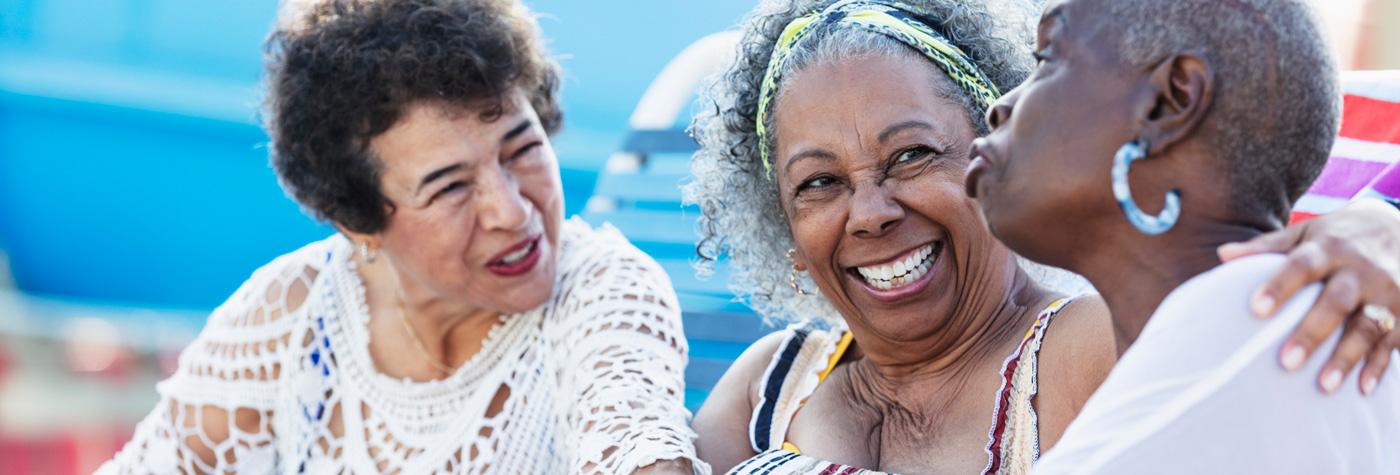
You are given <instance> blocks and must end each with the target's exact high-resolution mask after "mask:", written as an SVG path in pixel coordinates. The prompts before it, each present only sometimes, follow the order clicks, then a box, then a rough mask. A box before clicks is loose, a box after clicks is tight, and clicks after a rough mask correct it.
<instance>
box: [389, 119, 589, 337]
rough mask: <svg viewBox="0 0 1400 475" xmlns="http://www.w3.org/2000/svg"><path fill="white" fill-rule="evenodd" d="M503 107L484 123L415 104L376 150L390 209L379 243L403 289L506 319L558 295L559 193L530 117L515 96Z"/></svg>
mask: <svg viewBox="0 0 1400 475" xmlns="http://www.w3.org/2000/svg"><path fill="white" fill-rule="evenodd" d="M505 106H506V107H505V108H504V111H503V113H502V114H501V115H500V116H499V117H491V118H489V119H490V120H483V117H482V115H481V113H480V112H481V111H480V110H475V109H464V108H461V107H459V106H450V105H443V104H436V103H426V102H420V103H416V104H414V105H412V106H410V107H409V108H408V109H407V110H406V111H405V113H404V114H403V115H402V117H401V118H400V119H399V121H398V122H397V123H395V124H394V126H393V127H391V128H390V129H388V130H387V131H385V132H384V133H383V134H380V135H379V136H376V137H375V138H374V139H373V140H372V141H371V143H370V148H371V149H372V151H373V153H374V155H375V156H376V157H377V158H378V159H379V160H380V161H381V162H382V163H383V167H382V175H381V176H382V178H381V181H380V183H381V185H380V186H381V189H382V190H383V193H384V195H385V197H386V198H388V200H389V201H390V202H392V203H394V208H393V210H392V211H391V212H390V214H389V223H388V226H387V227H386V228H385V230H384V231H383V232H381V233H380V234H379V235H378V236H377V237H378V239H379V242H380V243H381V250H382V251H383V252H384V253H385V254H387V255H388V256H390V257H391V259H392V262H393V264H394V267H395V269H396V270H397V272H398V274H399V276H400V278H401V279H403V280H404V281H405V284H406V285H408V286H411V287H413V288H419V289H426V290H427V291H428V293H430V294H432V296H433V297H437V298H441V299H447V300H450V301H455V302H461V303H466V304H468V305H470V306H472V307H476V308H483V309H488V310H494V311H500V312H507V313H510V312H520V311H524V310H528V309H531V308H534V307H536V306H539V305H540V304H542V303H544V301H545V300H546V299H547V298H548V297H549V295H550V292H551V291H552V289H553V287H554V275H555V272H556V270H555V260H556V253H557V250H558V243H559V228H560V225H561V223H562V220H563V191H562V188H561V185H560V182H559V164H558V162H557V161H556V159H555V156H554V150H553V149H552V148H551V147H550V143H549V139H548V137H547V136H546V134H545V131H544V129H543V128H541V126H540V123H539V119H538V118H537V117H536V115H535V112H534V109H533V108H532V107H530V105H529V102H528V101H527V100H526V99H525V96H524V95H523V94H520V93H518V92H517V93H514V94H510V95H508V96H507V103H506V104H505ZM409 281H411V282H409Z"/></svg>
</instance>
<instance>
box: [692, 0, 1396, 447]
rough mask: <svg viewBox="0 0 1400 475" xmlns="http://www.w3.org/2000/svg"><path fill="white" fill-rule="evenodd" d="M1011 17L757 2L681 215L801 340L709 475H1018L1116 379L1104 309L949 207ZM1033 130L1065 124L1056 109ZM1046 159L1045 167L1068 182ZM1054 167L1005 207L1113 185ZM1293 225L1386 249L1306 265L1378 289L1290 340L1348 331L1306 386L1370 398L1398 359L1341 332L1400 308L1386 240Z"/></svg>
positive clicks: (774, 369) (964, 210) (1035, 230)
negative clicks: (1371, 312)
mask: <svg viewBox="0 0 1400 475" xmlns="http://www.w3.org/2000/svg"><path fill="white" fill-rule="evenodd" d="M1115 1H1117V0H1115ZM1162 3H1171V2H1162ZM1012 7H1014V5H1010V4H1008V3H1007V2H998V1H991V0H988V1H965V0H918V1H905V2H899V1H891V0H843V1H833V0H769V1H765V2H763V3H762V4H761V5H760V6H759V7H758V8H757V9H756V10H755V12H754V13H753V14H752V16H751V18H750V19H749V20H748V21H747V22H746V23H745V25H744V29H745V31H744V36H743V40H742V42H741V47H740V50H739V55H738V61H737V62H736V63H735V65H734V66H733V67H732V68H731V69H730V70H729V71H728V72H727V73H726V74H725V75H723V76H722V77H720V78H719V79H718V82H717V83H716V84H715V87H714V89H712V90H710V91H708V93H707V95H706V96H705V98H704V99H703V102H704V104H703V105H704V106H706V107H705V108H704V110H706V111H707V113H706V114H705V115H702V116H701V117H699V118H698V119H697V122H696V125H695V132H696V136H697V138H698V139H699V140H700V143H701V150H700V151H699V152H698V153H697V154H696V156H695V160H694V162H693V164H692V171H693V172H694V174H695V182H694V183H693V184H691V185H690V187H689V188H688V190H687V196H688V198H689V199H690V200H692V201H693V202H696V203H698V204H699V205H700V208H701V210H702V211H703V213H704V214H703V216H702V217H701V219H700V223H701V229H702V231H703V232H704V233H705V234H706V236H707V239H706V240H705V241H703V245H702V246H701V251H702V254H703V255H704V256H708V257H713V256H715V255H716V254H717V253H720V252H723V253H724V254H725V255H727V257H729V258H730V272H731V274H730V275H731V276H732V277H733V278H734V279H735V281H734V282H732V285H731V288H732V289H734V290H735V291H736V292H739V293H741V295H742V296H744V297H746V298H747V299H748V300H749V302H750V303H751V304H752V305H753V306H754V307H755V308H756V309H757V310H758V311H759V312H760V313H763V314H764V315H765V316H766V317H768V318H769V319H770V320H776V321H789V322H796V323H794V325H793V326H791V327H790V328H788V329H786V330H784V331H780V332H776V333H774V334H772V335H769V336H768V337H765V338H764V339H762V340H760V341H759V342H757V343H755V344H754V345H753V346H752V347H750V348H749V349H748V350H747V351H746V352H745V353H744V354H743V355H742V356H740V358H739V359H738V361H736V362H735V364H734V365H733V366H732V367H731V368H730V369H729V371H728V372H727V373H726V374H725V375H724V377H723V378H721V380H720V382H719V383H718V384H717V385H716V386H715V389H714V391H713V392H712V393H711V394H710V397H709V399H707V400H706V402H705V406H704V407H702V408H701V409H700V411H699V412H698V413H697V414H696V417H695V422H694V426H695V428H696V431H697V432H698V433H699V436H700V438H699V440H698V442H697V449H698V452H699V454H700V456H701V457H702V458H704V459H705V460H706V461H707V462H709V463H711V464H712V467H713V468H714V469H716V470H724V471H730V470H732V471H731V472H730V473H801V474H819V473H820V474H830V473H842V474H852V473H867V472H873V471H874V470H879V471H887V472H900V473H1025V472H1027V471H1029V470H1030V469H1031V466H1032V464H1034V463H1035V462H1036V461H1037V460H1038V458H1039V456H1040V453H1041V452H1042V451H1043V450H1047V449H1049V448H1051V447H1052V446H1054V445H1055V444H1057V443H1058V442H1059V441H1060V438H1061V436H1062V434H1063V433H1064V431H1065V428H1066V426H1067V425H1068V424H1069V423H1070V421H1071V420H1073V419H1074V418H1075V417H1076V416H1077V415H1078V413H1079V409H1080V408H1081V407H1082V406H1083V405H1084V404H1085V401H1086V400H1087V399H1088V398H1089V395H1090V394H1092V393H1093V392H1094V391H1095V389H1096V388H1097V387H1098V385H1099V383H1100V382H1102V381H1103V380H1104V378H1105V377H1106V375H1107V374H1108V372H1109V371H1110V370H1111V369H1112V368H1113V365H1114V363H1115V361H1116V359H1117V357H1118V354H1119V352H1118V350H1119V349H1120V348H1121V347H1122V346H1123V341H1124V333H1123V331H1124V330H1125V329H1124V328H1120V327H1118V326H1116V325H1115V324H1114V323H1115V321H1113V320H1110V319H1109V314H1108V311H1107V308H1106V305H1105V303H1104V301H1103V299H1101V298H1099V297H1098V296H1096V295H1083V296H1079V297H1073V296H1074V295H1076V294H1078V293H1080V292H1081V291H1080V290H1078V289H1076V288H1075V285H1074V284H1075V281H1074V279H1067V278H1063V277H1064V275H1061V274H1057V273H1056V272H1055V271H1052V270H1050V269H1049V268H1046V267H1042V266H1039V265H1035V264H1032V263H1029V262H1026V261H1024V260H1021V259H1019V258H1018V256H1017V255H1016V254H1014V253H1012V252H1011V251H1010V250H1009V249H1008V248H1007V247H1006V246H1004V245H1002V244H1001V243H999V242H998V241H997V240H996V239H994V237H993V235H992V234H991V232H990V231H989V230H988V228H987V220H985V219H984V218H983V214H982V210H981V208H979V207H978V203H977V202H976V201H975V200H973V199H972V198H969V197H968V196H967V194H966V192H965V187H964V172H965V170H966V168H967V166H968V163H969V160H970V156H969V151H970V150H971V144H972V142H973V140H974V139H976V138H977V137H979V136H982V135H985V134H986V133H987V132H988V126H987V125H986V123H985V122H984V121H983V120H982V117H983V116H984V114H985V112H986V111H987V109H988V107H990V106H991V105H992V104H993V103H995V101H996V99H997V97H998V96H999V95H1000V93H1001V92H1005V91H1009V90H1011V89H1013V88H1015V87H1016V86H1017V85H1018V84H1020V83H1021V82H1022V81H1023V80H1024V79H1025V78H1026V77H1027V75H1028V74H1029V72H1030V71H1031V70H1032V68H1033V66H1034V62H1033V57H1032V56H1031V50H1030V40H1029V37H1028V36H1029V35H1028V34H1026V33H1028V31H1027V30H1026V29H1025V28H1024V26H1023V25H1025V23H1022V21H1021V20H1022V19H1023V18H1025V17H1026V16H1027V15H1030V14H1033V13H1035V12H1036V11H1037V10H1033V9H1032V8H1030V6H1028V5H1023V6H1022V7H1024V8H1020V9H1017V8H1012ZM1107 24H1111V22H1109V23H1096V25H1107ZM1105 28H1107V27H1106V26H1105ZM1168 31H1170V27H1168ZM1106 44H1107V43H1106ZM1074 91H1076V92H1078V93H1080V94H1079V95H1082V96H1092V95H1093V94H1094V91H1092V90H1087V89H1085V90H1080V89H1075V90H1074ZM1079 95H1074V94H1070V95H1064V94H1059V95H1055V94H1051V96H1054V97H1056V98H1057V99H1059V100H1060V101H1062V102H1057V103H1056V104H1073V103H1075V102H1077V101H1081V100H1086V99H1084V98H1081V97H1079ZM1241 97H1249V96H1247V95H1242V96H1241ZM1073 110H1074V111H1076V112H1077V113H1083V114H1086V116H1093V115H1094V114H1095V113H1096V109H1094V108H1092V107H1084V108H1076V109H1073ZM1040 117H1041V118H1042V119H1043V120H1045V121H1046V122H1047V123H1057V122H1058V121H1061V119H1060V118H1059V117H1058V116H1057V115H1056V111H1055V110H1054V109H1053V108H1052V109H1050V110H1046V111H1042V114H1041V115H1040ZM1080 122H1088V121H1079V120H1077V118H1076V119H1071V120H1069V121H1068V122H1065V123H1062V124H1061V125H1063V126H1064V127H1066V128H1059V129H1052V130H1054V131H1059V132H1064V131H1073V132H1074V133H1061V134H1058V135H1050V136H1048V137H1045V140H1044V141H1042V142H1036V145H1037V147H1034V148H1032V150H1033V151H1039V152H1040V153H1048V154H1050V156H1053V155H1054V153H1055V152H1054V150H1056V149H1054V148H1051V147H1052V146H1053V145H1054V144H1056V143H1057V142H1059V141H1071V140H1074V139H1076V138H1078V137H1081V136H1087V135H1091V132H1092V131H1083V130H1076V129H1074V127H1077V126H1078V125H1079V123H1080ZM1245 130H1246V133H1248V131H1249V129H1248V128H1246V129H1245ZM1037 156H1038V157H1039V155H1037ZM1070 157H1072V158H1076V159H1078V158H1084V157H1081V156H1080V154H1069V155H1067V156H1066V157H1064V158H1070ZM1037 160H1041V159H1039V158H1038V159H1037ZM1052 160H1053V159H1052V158H1044V159H1043V161H1045V162H1046V163H1057V164H1058V163H1062V162H1061V161H1052ZM1063 163H1068V164H1070V165H1067V166H1064V167H1061V168H1060V169H1057V170H1054V171H1055V172H1056V173H1058V174H1052V173H1048V170H1046V171H1041V172H1039V173H1030V174H1027V175H1025V176H1024V177H1023V178H1026V179H1028V180H1031V181H1032V182H1034V180H1038V179H1043V178H1045V177H1049V176H1054V177H1055V179H1054V181H1048V182H1037V185H1039V186H1038V187H1036V188H1035V190H1036V191H1037V193H1036V194H1019V193H1004V194H1003V195H1002V201H999V202H1005V203H1021V204H1023V206H1022V207H1020V208H1017V209H1038V208H1034V205H1035V204H1038V203H1042V202H1049V201H1051V200H1053V199H1055V198H1057V197H1058V196H1057V195H1056V193H1057V192H1059V190H1060V189H1061V186H1062V185H1063V184H1066V183H1071V180H1079V181H1085V182H1091V183H1094V184H1096V185H1097V184H1103V183H1105V182H1106V181H1107V180H1106V179H1107V176H1106V173H1105V176H1102V177H1099V175H1097V174H1093V175H1090V174H1085V173H1080V170H1081V168H1080V167H1078V162H1072V161H1064V162H1063ZM1100 178H1103V180H1102V181H1100ZM1073 183H1078V181H1074V182H1073ZM1096 190H1099V191H1104V192H1106V191H1107V188H1106V187H1105V188H1103V189H1098V188H1096ZM1157 196H1160V195H1157ZM1276 204H1278V205H1279V207H1281V208H1282V209H1284V210H1286V208H1287V203H1286V202H1284V200H1278V202H1277V203H1276ZM1055 211H1056V212H1054V213H1039V214H1034V215H1026V214H1020V215H1015V216H1012V217H1010V218H1006V219H1010V220H1013V221H1016V220H1019V221H1021V223H1020V224H1021V226H1020V227H1018V228H1017V229H1020V230H1022V231H1023V232H1024V235H1023V239H1027V240H1036V239H1039V238H1040V237H1039V235H1040V231H1039V229H1041V228H1046V227H1049V226H1052V225H1056V224H1057V223H1059V222H1060V221H1061V220H1067V219H1070V218H1071V217H1073V216H1072V213H1074V212H1075V210H1074V209H1073V208H1072V207H1067V208H1062V209H1056V210H1055ZM989 215H990V214H989ZM1344 223H1349V224H1344ZM1357 223H1380V224H1379V225H1377V226H1374V227H1373V226H1369V225H1367V226H1355V225H1356V224H1357ZM994 224H996V223H994ZM1305 225H1306V226H1312V227H1311V228H1310V229H1312V230H1314V231H1319V230H1323V229H1327V230H1331V231H1334V232H1335V231H1338V230H1345V229H1347V228H1348V227H1354V228H1356V229H1359V228H1367V229H1379V230H1381V231H1382V232H1380V233H1375V234H1374V235H1366V234H1358V233H1352V234H1347V235H1346V236H1347V239H1346V240H1345V241H1344V242H1347V243H1349V244H1353V245H1355V246H1359V248H1361V249H1379V250H1380V252H1372V253H1370V254H1369V256H1368V257H1365V258H1361V259H1355V260H1346V261H1342V259H1344V258H1345V257H1344V254H1343V253H1337V254H1335V255H1329V256H1316V257H1319V259H1318V260H1317V261H1316V262H1318V263H1319V265H1317V266H1316V267H1317V268H1327V267H1329V266H1333V265H1335V263H1336V262H1345V265H1341V266H1340V267H1344V268H1347V270H1346V271H1342V272H1341V274H1342V275H1344V276H1347V277H1343V278H1335V279H1333V282H1329V283H1328V285H1329V286H1332V285H1339V286H1345V285H1346V284H1345V283H1344V280H1345V279H1346V278H1350V277H1351V275H1347V273H1349V272H1353V271H1354V272H1359V273H1361V275H1367V276H1374V278H1373V279H1372V280H1371V282H1372V283H1371V284H1369V285H1368V286H1367V287H1365V288H1363V289H1362V290H1364V292H1360V293H1354V294H1353V295H1355V296H1356V297H1357V298H1354V299H1352V300H1351V301H1346V300H1340V299H1334V300H1332V301H1329V302H1326V303H1319V308H1321V309H1323V312H1321V315H1323V316H1322V317H1318V318H1313V317H1314V316H1310V319H1309V321H1311V323H1305V324H1304V325H1302V326H1301V327H1300V328H1299V330H1298V333H1297V334H1296V335H1295V337H1297V338H1299V340H1306V341H1323V340H1326V338H1327V337H1328V336H1330V335H1333V334H1335V333H1337V332H1336V331H1335V329H1336V328H1337V326H1338V322H1341V321H1344V320H1346V321H1348V322H1349V323H1348V324H1347V326H1346V331H1345V332H1344V333H1345V336H1344V337H1343V338H1346V339H1348V341H1353V342H1354V343H1357V344H1354V345H1345V346H1342V347H1338V348H1337V351H1336V352H1335V353H1334V356H1333V358H1332V359H1329V360H1326V361H1327V363H1326V365H1325V366H1323V365H1315V366H1314V367H1313V369H1312V372H1313V374H1321V375H1323V376H1322V377H1321V378H1320V383H1321V384H1320V386H1321V387H1322V388H1323V389H1324V390H1326V391H1329V392H1330V391H1336V390H1337V385H1336V384H1338V383H1337V381H1336V380H1334V378H1333V377H1332V376H1329V375H1332V374H1334V372H1333V370H1334V369H1336V370H1340V371H1342V372H1343V374H1345V372H1347V371H1349V370H1350V369H1351V368H1352V367H1354V365H1355V364H1356V363H1357V361H1358V360H1360V359H1362V358H1363V357H1366V356H1367V355H1371V356H1370V357H1368V358H1366V359H1367V364H1366V365H1365V368H1364V369H1363V370H1362V372H1363V373H1365V374H1366V375H1374V376H1376V377H1379V376H1380V375H1382V374H1384V373H1383V371H1385V369H1386V367H1387V366H1386V364H1387V363H1386V361H1387V360H1386V359H1385V358H1384V356H1385V355H1387V354H1388V352H1390V351H1392V350H1393V348H1394V347H1395V345H1396V340H1395V339H1391V340H1380V339H1376V338H1374V334H1373V332H1372V331H1371V329H1372V328H1374V325H1371V324H1370V323H1369V322H1368V321H1367V320H1366V319H1365V317H1363V316H1360V312H1359V311H1358V312H1357V313H1355V314H1353V313H1351V312H1352V309H1354V308H1356V307H1357V304H1358V303H1359V302H1363V301H1371V302H1377V301H1379V302H1385V301H1386V300H1385V299H1389V298H1392V297H1393V295H1395V292H1396V291H1395V289H1396V288H1397V287H1396V286H1397V279H1396V278H1394V277H1393V276H1392V275H1391V274H1386V273H1385V269H1388V268H1390V266H1393V265H1394V262H1393V259H1394V256H1395V255H1396V253H1395V251H1394V247H1393V246H1394V244H1393V243H1395V242H1400V240H1397V237H1400V219H1397V217H1396V214H1395V212H1394V210H1390V209H1380V210H1377V209H1376V208H1375V207H1374V206H1371V205H1367V204H1361V205H1359V206H1353V207H1349V208H1346V209H1344V210H1342V211H1338V212H1337V213H1335V214H1333V215H1329V216H1328V217H1326V218H1323V220H1318V221H1310V222H1308V223H1307V224H1305ZM1060 231H1061V232H1062V234H1061V235H1059V236H1057V237H1059V238H1061V239H1062V241H1061V243H1063V244H1065V246H1064V247H1061V248H1059V249H1057V250H1056V251H1055V252H1057V253H1059V255H1060V256H1061V257H1064V258H1069V257H1071V256H1076V255H1089V254H1091V253H1092V250H1091V249H1087V248H1085V247H1083V245H1082V244H1081V243H1080V241H1079V240H1078V238H1079V237H1080V235H1079V234H1078V233H1077V232H1076V231H1077V230H1076V229H1073V228H1060ZM1317 234H1328V233H1327V232H1318V233H1317ZM1317 237H1318V236H1308V237H1306V238H1304V240H1305V241H1307V240H1316V238H1317ZM1377 243H1379V244H1377ZM1312 245H1313V246H1315V245H1316V242H1314V243H1312ZM1387 246H1390V247H1387ZM1346 255H1350V254H1346ZM1037 257H1038V256H1037ZM1324 261H1327V262H1328V265H1326V266H1324V265H1320V263H1321V262H1324ZM1293 270H1295V271H1296V270H1297V269H1293ZM1145 272H1147V273H1151V271H1150V270H1148V271H1145ZM1295 275H1298V274H1295ZM1302 275H1307V273H1302ZM1317 278H1321V276H1317V277H1308V278H1306V279H1301V280H1304V281H1306V280H1312V279H1317ZM1276 295H1277V294H1276ZM1284 300H1286V297H1280V298H1279V299H1278V301H1280V302H1281V301H1284ZM1358 310H1359V309H1358ZM1266 312H1267V311H1266ZM1348 316H1349V317H1350V318H1349V319H1348V318H1346V317H1348ZM1222 318H1236V319H1242V320H1244V321H1243V322H1237V323H1242V324H1251V323H1253V320H1252V319H1249V318H1244V317H1239V316H1233V315H1231V316H1228V317H1222ZM1295 321H1296V320H1295ZM1290 323H1291V322H1290ZM1289 328H1293V326H1292V325H1290V327H1289ZM1284 347H1285V348H1299V349H1300V350H1299V351H1301V353H1298V352H1295V351H1293V350H1286V351H1284V352H1283V354H1284V355H1286V356H1288V358H1286V359H1285V361H1284V363H1285V365H1287V366H1288V367H1289V368H1297V365H1299V364H1301V361H1302V360H1303V359H1306V358H1307V350H1311V349H1312V348H1314V347H1306V348H1305V347H1303V346H1299V345H1294V346H1291V347H1290V346H1284ZM1391 372H1393V370H1392V371H1391ZM1290 380H1291V381H1294V382H1295V383H1296V384H1294V386H1295V387H1294V388H1292V389H1291V390H1292V391H1297V392H1298V394H1308V395H1312V393H1313V392H1314V391H1313V390H1312V389H1311V388H1309V387H1308V383H1309V382H1310V379H1309V378H1304V377H1295V378H1290ZM1364 387H1365V386H1361V388H1362V389H1364ZM1354 393H1355V391H1354V392H1353V394H1352V396H1355V394H1354ZM1336 399H1338V398H1332V400H1336ZM1329 402H1331V401H1326V402H1320V403H1318V404H1319V405H1322V404H1327V403H1329ZM1183 455H1186V456H1189V454H1183Z"/></svg>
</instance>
